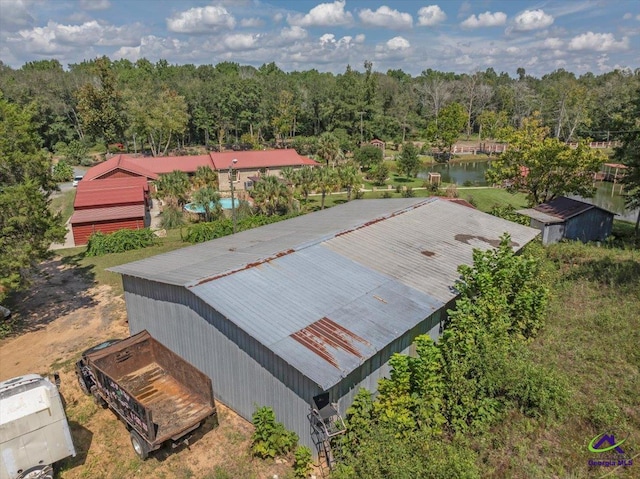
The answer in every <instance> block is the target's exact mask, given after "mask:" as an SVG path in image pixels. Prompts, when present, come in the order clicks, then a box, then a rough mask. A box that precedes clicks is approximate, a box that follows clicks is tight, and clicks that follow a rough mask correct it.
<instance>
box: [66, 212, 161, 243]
mask: <svg viewBox="0 0 640 479" xmlns="http://www.w3.org/2000/svg"><path fill="white" fill-rule="evenodd" d="M150 221H151V218H150V216H149V213H148V211H147V209H146V208H145V206H144V205H142V204H137V205H129V206H113V207H109V208H90V209H83V210H76V211H75V212H74V213H73V215H72V216H71V220H70V222H71V230H72V231H73V241H74V243H75V245H76V246H81V245H84V244H87V242H88V241H89V237H90V236H91V235H92V234H93V233H96V232H98V231H100V232H101V233H104V234H109V233H113V232H114V231H118V230H123V229H130V230H137V229H141V228H146V227H148V226H149V224H150Z"/></svg>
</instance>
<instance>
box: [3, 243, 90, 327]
mask: <svg viewBox="0 0 640 479" xmlns="http://www.w3.org/2000/svg"><path fill="white" fill-rule="evenodd" d="M81 258H82V255H81V254H78V255H74V256H70V257H66V258H60V257H56V258H54V259H49V260H46V261H43V262H42V263H40V264H39V265H38V267H37V269H36V271H35V272H34V273H33V275H32V277H31V280H30V285H29V286H28V287H27V288H26V289H25V290H23V291H17V292H15V293H13V294H12V295H11V296H10V298H9V303H10V304H11V305H12V311H13V313H14V315H15V316H16V321H15V322H14V324H13V328H12V329H13V331H12V333H11V334H10V335H9V336H14V335H17V334H23V333H26V332H31V331H37V330H39V329H42V328H44V327H45V326H46V325H48V324H49V323H51V322H52V321H54V320H56V319H57V318H59V317H60V316H63V315H66V314H69V313H72V312H74V311H76V310H79V309H82V308H89V307H92V306H95V305H96V304H97V303H96V301H95V300H94V299H93V297H92V295H91V294H90V293H89V290H90V289H91V288H92V287H93V286H94V277H95V275H94V274H93V272H92V271H91V267H90V266H81V265H80V264H79V260H80V259H81Z"/></svg>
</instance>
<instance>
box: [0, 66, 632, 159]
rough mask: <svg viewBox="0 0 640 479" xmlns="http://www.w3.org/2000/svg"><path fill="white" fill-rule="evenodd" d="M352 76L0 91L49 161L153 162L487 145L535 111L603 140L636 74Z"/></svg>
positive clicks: (72, 75) (73, 76) (253, 76)
mask: <svg viewBox="0 0 640 479" xmlns="http://www.w3.org/2000/svg"><path fill="white" fill-rule="evenodd" d="M363 66H364V68H363V71H358V70H356V69H353V68H351V66H347V67H346V69H345V71H344V73H340V74H332V73H321V72H318V71H317V70H307V71H293V72H284V71H283V70H281V69H280V68H278V66H277V65H276V64H275V63H268V64H264V65H262V66H261V67H259V68H255V67H252V66H246V65H240V64H238V63H233V62H222V63H218V64H217V65H200V66H195V65H192V64H185V65H171V64H169V63H168V62H167V61H165V60H160V61H158V62H156V63H152V62H150V61H149V60H146V59H141V60H138V61H136V62H131V61H129V60H117V61H112V60H110V59H109V58H107V57H101V58H96V59H94V60H87V61H84V62H82V63H79V64H71V65H69V66H68V69H66V70H65V69H64V68H63V66H62V65H61V64H60V62H59V61H57V60H42V61H34V62H29V63H26V64H24V65H23V66H22V67H20V68H18V69H14V68H11V67H9V66H7V65H4V64H0V90H2V92H3V95H4V97H5V98H6V99H7V100H8V101H9V102H11V103H16V104H19V105H21V106H23V107H26V106H29V107H30V108H33V110H34V113H35V115H34V118H36V120H37V131H38V134H39V136H40V137H41V138H42V141H43V146H44V147H45V148H47V149H48V150H49V151H61V150H63V149H65V148H67V149H69V148H70V149H71V150H73V148H74V147H77V143H78V142H80V143H87V142H89V143H95V142H98V143H103V144H104V145H106V146H108V145H115V146H114V148H115V149H117V148H119V147H121V145H123V146H124V147H125V148H127V149H128V150H129V151H131V152H140V151H142V150H145V151H148V152H150V153H151V154H152V155H154V156H158V155H163V154H166V153H167V151H169V150H174V149H180V148H184V147H186V146H189V145H207V146H210V147H211V148H216V149H222V148H224V147H225V146H227V147H229V146H234V147H238V148H251V147H257V146H265V145H270V146H276V147H281V146H284V145H286V144H288V143H290V142H293V141H294V140H295V139H296V138H298V139H299V138H305V137H307V138H309V137H317V136H319V135H321V134H322V133H325V132H332V133H333V135H334V136H336V137H337V138H338V140H339V142H340V146H341V148H342V149H343V151H353V150H354V148H355V146H356V145H357V144H359V143H361V142H363V141H368V140H371V139H373V138H380V139H382V140H385V141H389V142H396V143H404V142H406V141H408V140H417V139H430V140H431V142H432V143H434V144H436V143H437V140H442V126H441V123H443V122H444V123H446V122H447V121H450V118H451V117H452V116H453V117H454V118H455V121H456V122H457V125H458V127H459V129H460V132H459V133H462V134H463V135H464V136H466V137H471V136H472V135H477V136H476V137H478V138H480V139H481V140H482V139H492V138H495V136H496V132H497V131H498V130H499V129H500V128H503V127H504V126H512V127H515V128H519V127H520V126H521V125H522V122H523V120H524V119H525V118H527V117H530V116H531V115H532V114H533V112H536V111H538V112H540V115H541V121H542V125H543V126H544V127H546V128H548V129H549V131H550V134H551V136H553V137H554V138H557V139H559V140H561V141H563V142H568V141H575V140H578V139H581V138H591V139H593V140H598V141H606V140H613V139H616V138H618V137H619V136H620V135H622V134H624V132H625V131H626V130H625V129H626V127H627V125H625V122H624V118H623V117H622V115H621V112H623V111H624V110H625V106H626V105H628V104H629V103H630V102H631V100H632V99H633V97H634V94H635V90H636V88H637V86H638V85H639V84H640V71H638V70H636V71H634V72H632V71H628V70H614V71H611V72H607V73H603V74H600V75H595V74H593V73H587V74H584V75H581V76H576V75H575V74H573V73H571V72H568V71H566V70H563V69H558V70H556V71H554V72H551V73H549V74H547V75H544V76H542V77H541V78H536V77H533V76H531V75H528V74H527V73H526V71H525V69H524V68H520V69H518V77H517V78H512V77H510V76H509V75H508V74H507V73H504V72H501V73H497V72H495V71H494V70H493V69H492V68H488V69H487V70H485V71H477V72H475V73H472V74H466V73H465V74H456V73H453V72H441V71H436V70H431V69H428V70H425V71H423V72H422V73H421V74H420V75H417V76H412V75H410V74H408V73H406V72H404V71H403V70H401V69H398V70H388V71H387V72H386V73H382V72H375V71H373V68H372V63H371V62H369V61H365V62H364V63H363ZM451 110H455V111H453V112H452V111H451ZM447 112H448V113H449V114H447ZM443 113H444V115H443ZM460 118H462V120H461V121H460ZM439 130H440V134H439V133H438V131H439ZM445 131H446V128H445ZM445 143H446V142H445ZM439 146H441V147H442V145H439ZM445 146H446V145H445Z"/></svg>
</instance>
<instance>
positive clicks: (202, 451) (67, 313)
mask: <svg viewBox="0 0 640 479" xmlns="http://www.w3.org/2000/svg"><path fill="white" fill-rule="evenodd" d="M13 311H14V315H15V316H17V317H18V319H19V320H20V330H19V331H18V332H16V333H15V334H14V335H12V336H11V337H9V338H6V339H4V340H2V341H0V380H4V379H9V378H12V377H16V376H20V375H23V374H27V373H38V374H42V375H49V376H50V375H51V374H52V373H53V372H54V371H59V372H60V375H61V387H60V391H61V393H62V395H63V398H64V400H65V404H66V410H67V416H68V418H69V424H70V426H71V429H72V436H73V440H74V444H75V446H76V450H77V453H78V454H77V455H76V457H75V458H69V459H67V460H65V461H63V462H62V463H61V464H60V465H59V466H60V467H59V469H60V471H59V473H58V474H57V476H58V477H59V478H60V479H79V478H88V477H91V478H105V479H121V478H143V477H144V478H147V477H153V478H158V479H162V478H166V479H180V478H185V479H187V478H193V479H196V478H202V479H217V478H220V479H222V478H246V479H251V478H255V479H263V478H264V479H267V478H269V479H271V478H273V476H274V474H277V475H278V476H279V477H281V478H282V477H285V475H286V474H287V472H289V473H290V471H291V467H290V464H291V460H289V461H288V464H287V463H275V462H273V461H261V460H257V459H254V458H252V457H251V456H250V454H249V445H250V442H251V434H252V431H253V427H252V425H251V424H250V423H248V422H247V421H245V420H244V419H242V418H241V417H240V416H238V415H237V414H235V413H234V412H233V411H231V410H230V409H228V408H226V407H225V406H224V405H222V404H217V408H218V414H217V420H215V418H212V419H210V420H209V421H207V422H206V423H205V424H204V426H203V427H202V428H200V429H199V430H198V431H197V432H196V433H195V435H194V437H193V439H192V441H191V443H190V444H189V445H188V446H185V447H181V448H178V449H176V450H173V451H172V450H170V449H169V450H166V449H161V450H159V451H156V452H155V453H153V455H152V456H151V457H150V458H149V459H148V460H147V461H144V462H143V461H140V460H139V459H138V458H137V456H136V455H135V454H134V452H133V448H132V447H131V445H130V442H129V434H128V432H127V429H126V427H125V425H124V424H123V423H122V422H120V421H119V420H118V418H117V417H116V415H115V414H114V413H113V412H112V411H110V410H108V409H101V408H99V407H98V406H96V405H95V404H94V402H93V400H92V399H91V398H90V397H88V396H85V395H84V394H83V393H82V391H81V390H80V387H79V386H78V383H77V381H76V378H75V371H74V365H75V361H76V360H77V358H78V357H79V356H80V354H81V353H82V351H84V350H85V349H87V348H90V347H91V346H94V345H95V344H97V343H99V342H100V341H103V340H105V339H109V338H124V337H127V336H128V335H129V329H128V325H127V322H126V310H125V305H124V301H123V299H122V298H121V297H114V296H113V294H112V292H111V289H110V288H109V287H108V286H95V285H93V284H92V282H91V280H89V279H88V278H87V276H85V275H84V274H83V273H82V272H81V271H79V270H78V269H77V268H75V267H73V266H68V265H65V264H63V263H62V262H61V261H60V260H51V261H48V262H45V263H43V264H42V266H41V268H40V271H39V273H38V275H37V276H36V278H35V279H34V282H33V285H32V287H31V288H30V289H29V291H28V292H26V293H25V294H23V295H22V296H21V297H19V298H18V305H17V306H16V307H15V308H14V309H13ZM216 423H217V424H216Z"/></svg>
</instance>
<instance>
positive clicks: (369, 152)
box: [353, 145, 383, 168]
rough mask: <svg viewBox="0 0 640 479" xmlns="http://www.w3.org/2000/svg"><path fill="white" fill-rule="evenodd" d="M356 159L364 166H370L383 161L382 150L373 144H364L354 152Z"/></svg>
mask: <svg viewBox="0 0 640 479" xmlns="http://www.w3.org/2000/svg"><path fill="white" fill-rule="evenodd" d="M353 157H354V159H355V160H356V162H357V163H358V164H359V165H360V166H361V167H362V168H370V167H372V166H374V165H379V164H380V163H382V160H383V158H382V150H381V149H380V148H377V147H375V146H373V145H363V146H361V147H360V148H358V149H356V150H355V151H354V154H353Z"/></svg>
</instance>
